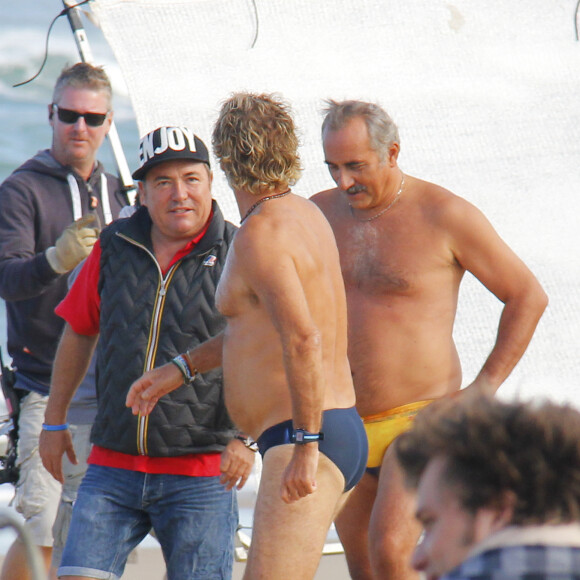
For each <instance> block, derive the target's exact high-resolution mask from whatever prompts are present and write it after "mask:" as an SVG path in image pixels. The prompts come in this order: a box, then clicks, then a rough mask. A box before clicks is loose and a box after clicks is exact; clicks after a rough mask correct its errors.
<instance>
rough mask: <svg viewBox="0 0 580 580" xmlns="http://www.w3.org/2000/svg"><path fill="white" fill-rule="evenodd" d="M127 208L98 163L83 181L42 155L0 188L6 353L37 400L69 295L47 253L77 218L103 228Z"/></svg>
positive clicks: (0, 267)
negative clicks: (93, 218)
mask: <svg viewBox="0 0 580 580" xmlns="http://www.w3.org/2000/svg"><path fill="white" fill-rule="evenodd" d="M103 192H108V203H107V201H105V203H103ZM91 197H93V198H94V200H93V205H95V204H96V207H95V208H92V209H91ZM127 203H128V202H127V196H126V194H125V193H124V192H123V191H122V188H121V184H120V182H119V180H118V179H117V178H116V177H114V176H112V175H109V174H106V173H105V172H104V168H103V166H102V165H101V164H100V163H97V164H96V166H95V169H94V171H93V173H92V175H91V176H90V178H89V180H88V182H85V181H84V180H83V179H82V178H81V177H80V176H78V175H77V174H76V173H75V172H74V170H73V169H72V168H70V167H65V166H63V165H61V164H60V163H59V162H58V161H56V159H54V157H53V156H52V155H51V154H50V152H49V151H48V150H45V151H41V152H39V153H38V154H37V155H35V156H34V157H33V158H32V159H29V160H28V161H27V162H26V163H24V164H23V165H21V166H20V167H19V168H18V169H16V170H15V171H14V172H13V173H12V174H11V175H10V176H9V177H8V178H7V179H6V180H5V181H4V182H3V183H2V184H1V185H0V297H1V298H3V299H4V300H5V301H6V314H7V322H8V352H9V354H10V356H11V357H12V360H13V364H14V366H15V367H16V368H17V370H18V371H20V372H22V373H23V374H25V375H27V376H29V377H30V378H31V379H33V380H34V381H35V382H36V383H38V392H41V393H42V394H47V393H48V388H49V385H50V374H51V369H52V363H53V360H54V356H55V352H56V347H57V344H58V340H59V338H60V334H61V331H62V328H63V321H62V319H61V318H59V317H58V316H56V315H55V313H54V309H55V307H56V305H57V304H58V303H59V302H60V301H61V300H62V299H63V298H64V296H65V294H66V292H67V278H68V274H57V273H56V272H54V271H53V270H52V268H51V267H50V265H49V263H48V261H47V259H46V250H47V249H48V248H49V247H51V246H54V244H55V243H56V240H57V239H58V237H59V236H60V234H61V233H62V232H63V230H64V229H65V228H66V227H67V226H68V225H69V224H70V223H72V222H73V221H74V219H76V218H77V217H80V216H81V215H85V214H87V213H89V212H96V214H97V215H98V217H99V221H100V223H101V225H102V226H104V225H105V223H106V222H108V221H110V220H111V218H116V217H117V216H118V215H119V211H120V210H121V208H122V207H123V206H125V205H127ZM103 210H104V211H103Z"/></svg>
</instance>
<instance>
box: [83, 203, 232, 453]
mask: <svg viewBox="0 0 580 580" xmlns="http://www.w3.org/2000/svg"><path fill="white" fill-rule="evenodd" d="M213 211H214V217H213V219H212V222H211V224H210V226H209V228H208V230H207V232H206V234H205V235H204V237H203V238H202V239H201V241H200V242H199V243H198V244H197V246H196V247H195V248H194V249H193V250H192V251H191V252H190V253H189V254H187V255H186V256H185V257H184V258H182V259H181V260H179V261H178V262H177V264H176V265H174V266H172V267H171V268H170V270H169V272H167V273H166V275H165V278H163V277H162V274H161V270H160V268H159V266H158V264H157V261H156V260H155V258H154V257H153V250H152V244H151V236H150V232H151V218H150V217H149V213H148V211H147V209H146V208H145V207H143V208H140V209H139V210H138V211H137V212H136V213H135V214H134V215H133V216H131V217H130V218H129V219H127V220H118V221H116V222H113V223H112V224H111V225H110V226H109V227H107V228H105V229H104V230H103V232H102V234H101V238H100V240H101V248H102V256H101V270H100V277H99V294H100V296H101V318H100V331H101V332H100V337H99V343H98V347H97V396H98V412H97V417H96V419H95V423H94V425H93V429H92V434H91V441H92V442H93V443H94V444H96V445H100V446H101V447H105V448H107V449H112V450H114V451H120V452H122V453H128V454H131V455H150V456H154V457H167V456H177V455H185V454H189V453H204V452H212V451H222V450H223V449H224V447H225V446H226V444H227V443H228V441H229V440H230V439H231V437H232V436H233V434H234V432H235V431H234V427H233V424H232V422H231V420H230V418H229V416H228V414H227V412H226V408H225V405H224V393H223V380H222V370H221V369H215V370H213V371H211V372H208V373H205V374H204V375H201V376H199V375H198V377H197V378H196V379H195V382H194V384H193V385H192V386H186V385H182V386H181V387H180V388H178V389H177V390H175V391H173V392H172V393H169V394H168V395H165V396H164V397H162V398H161V400H160V401H159V402H158V403H157V406H156V407H155V409H154V410H153V412H152V413H151V415H150V416H149V417H148V418H147V417H145V418H138V417H136V416H134V415H132V414H131V410H130V409H128V408H127V407H126V406H125V398H126V396H127V392H128V390H129V387H130V386H131V384H132V383H133V381H135V380H136V379H137V378H139V377H140V376H141V375H142V374H143V372H144V371H146V370H148V369H151V368H154V367H157V366H161V365H163V364H165V363H167V362H168V361H169V360H171V359H172V358H173V357H174V356H176V355H177V354H179V353H182V352H184V351H185V350H188V349H190V348H192V347H194V346H196V345H198V344H200V343H201V342H204V341H205V340H206V339H208V338H210V337H212V336H215V335H216V334H218V333H219V332H220V331H221V330H222V329H223V328H224V326H225V320H224V318H223V317H222V316H221V315H220V314H219V313H218V312H217V310H216V308H215V300H214V296H215V290H216V286H217V284H218V281H219V278H220V275H221V273H222V270H223V266H224V263H225V259H226V253H227V250H228V247H229V245H230V244H231V242H232V239H233V236H234V234H235V231H236V227H235V226H234V225H232V224H231V223H229V222H226V221H225V220H224V218H223V215H222V213H221V211H220V209H219V207H218V206H217V204H216V203H215V202H214V204H213Z"/></svg>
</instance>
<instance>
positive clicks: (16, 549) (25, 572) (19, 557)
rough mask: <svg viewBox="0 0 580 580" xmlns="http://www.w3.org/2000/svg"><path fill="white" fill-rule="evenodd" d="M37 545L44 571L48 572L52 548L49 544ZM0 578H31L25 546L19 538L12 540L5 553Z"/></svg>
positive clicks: (19, 579)
mask: <svg viewBox="0 0 580 580" xmlns="http://www.w3.org/2000/svg"><path fill="white" fill-rule="evenodd" d="M37 547H38V549H39V551H40V556H41V558H42V561H43V562H44V565H45V569H46V572H47V573H48V571H49V569H50V559H51V556H52V548H51V547H50V546H37ZM0 578H1V579H2V580H29V579H30V578H31V573H30V567H29V565H28V558H27V556H26V546H25V545H24V543H23V542H21V541H20V540H19V539H16V540H14V542H13V544H12V545H11V546H10V548H9V550H8V552H7V553H6V557H5V558H4V563H3V564H2V573H1V574H0Z"/></svg>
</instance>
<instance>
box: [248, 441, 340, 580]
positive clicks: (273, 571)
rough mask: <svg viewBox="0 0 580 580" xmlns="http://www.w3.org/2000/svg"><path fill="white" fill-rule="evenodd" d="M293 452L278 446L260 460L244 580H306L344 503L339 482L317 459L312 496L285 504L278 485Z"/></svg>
mask: <svg viewBox="0 0 580 580" xmlns="http://www.w3.org/2000/svg"><path fill="white" fill-rule="evenodd" d="M293 449H294V446H293V445H279V446H277V447H272V448H271V449H269V450H268V452H267V453H266V454H265V456H264V462H263V465H262V475H261V479H260V488H259V490H258V498H257V501H256V508H255V510H254V525H253V532H252V544H251V546H250V551H249V553H248V562H247V564H246V570H245V573H244V579H245V580H262V579H268V580H271V579H272V578H288V577H292V578H293V579H295V580H309V579H311V578H314V575H315V574H316V570H317V568H318V564H319V562H320V557H321V554H322V548H323V546H324V542H325V539H326V535H327V533H328V529H329V527H330V524H331V523H332V519H333V517H334V515H335V513H336V511H337V509H338V508H339V507H340V504H341V502H342V499H343V495H344V494H343V490H344V478H343V476H342V474H341V473H340V471H339V469H338V468H337V467H336V465H335V464H334V463H332V462H331V461H330V460H329V459H328V458H327V457H326V456H325V455H323V454H322V453H321V454H320V459H319V463H318V474H317V478H316V481H317V490H316V491H315V492H314V493H313V494H311V495H309V496H307V497H304V498H302V499H300V500H298V501H297V502H294V503H291V504H287V503H284V502H283V501H282V499H281V497H280V484H281V480H282V473H283V472H284V469H285V468H286V466H287V465H288V462H289V461H290V457H291V455H292V452H293ZM305 521H308V522H309V524H308V525H307V526H305V525H304V522H305Z"/></svg>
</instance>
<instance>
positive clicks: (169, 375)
mask: <svg viewBox="0 0 580 580" xmlns="http://www.w3.org/2000/svg"><path fill="white" fill-rule="evenodd" d="M182 384H183V375H182V374H181V372H180V371H179V369H178V368H177V367H176V366H175V365H174V364H172V363H167V364H165V365H163V366H162V367H157V368H156V369H152V370H150V371H147V372H146V373H145V374H144V375H143V376H142V377H141V378H140V379H137V380H136V381H135V382H134V383H133V384H132V385H131V388H130V389H129V392H128V393H127V400H126V402H125V404H126V405H127V407H130V408H131V410H132V411H133V415H138V414H139V413H141V415H149V413H151V411H153V409H154V407H155V405H156V404H157V401H159V399H160V398H161V397H163V395H166V394H167V393H170V392H171V391H175V389H177V388H179V387H180V386H181V385H182Z"/></svg>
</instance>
